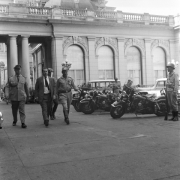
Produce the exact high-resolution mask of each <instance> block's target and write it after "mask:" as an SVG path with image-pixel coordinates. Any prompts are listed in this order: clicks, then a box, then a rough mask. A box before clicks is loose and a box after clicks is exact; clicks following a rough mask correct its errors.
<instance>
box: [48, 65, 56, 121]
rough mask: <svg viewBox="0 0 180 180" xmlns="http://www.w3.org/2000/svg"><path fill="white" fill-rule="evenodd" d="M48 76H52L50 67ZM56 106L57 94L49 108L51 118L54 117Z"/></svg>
mask: <svg viewBox="0 0 180 180" xmlns="http://www.w3.org/2000/svg"><path fill="white" fill-rule="evenodd" d="M48 76H49V77H51V78H53V69H52V68H48ZM54 81H55V82H56V80H55V78H54ZM57 107H58V100H57V96H56V99H53V102H52V108H51V112H50V118H51V120H54V119H56V116H55V113H56V110H57Z"/></svg>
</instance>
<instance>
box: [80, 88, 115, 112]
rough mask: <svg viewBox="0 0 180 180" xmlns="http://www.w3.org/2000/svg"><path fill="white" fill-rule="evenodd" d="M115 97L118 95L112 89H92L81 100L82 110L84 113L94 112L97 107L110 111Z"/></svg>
mask: <svg viewBox="0 0 180 180" xmlns="http://www.w3.org/2000/svg"><path fill="white" fill-rule="evenodd" d="M115 98H116V95H115V94H113V93H111V92H110V91H104V92H100V91H97V90H94V91H91V92H89V94H86V96H85V98H84V99H82V100H81V101H80V103H81V110H82V112H83V113H84V114H92V113H93V112H94V111H95V110H96V109H101V110H105V111H110V109H111V104H112V103H113V102H114V101H115Z"/></svg>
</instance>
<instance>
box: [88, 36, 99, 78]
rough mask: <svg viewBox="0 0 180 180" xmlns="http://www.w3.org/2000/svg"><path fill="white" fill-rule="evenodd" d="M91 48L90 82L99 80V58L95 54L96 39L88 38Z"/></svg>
mask: <svg viewBox="0 0 180 180" xmlns="http://www.w3.org/2000/svg"><path fill="white" fill-rule="evenodd" d="M88 46H89V72H90V78H89V79H90V80H96V79H99V76H98V57H97V55H96V53H95V37H88Z"/></svg>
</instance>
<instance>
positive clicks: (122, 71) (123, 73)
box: [117, 37, 128, 86]
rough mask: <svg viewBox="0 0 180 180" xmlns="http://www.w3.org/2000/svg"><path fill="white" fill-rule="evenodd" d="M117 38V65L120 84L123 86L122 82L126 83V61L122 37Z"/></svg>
mask: <svg viewBox="0 0 180 180" xmlns="http://www.w3.org/2000/svg"><path fill="white" fill-rule="evenodd" d="M117 40H118V51H119V59H118V61H119V63H118V66H119V68H118V69H119V79H120V81H121V86H123V84H124V83H126V81H127V77H128V76H127V61H126V58H125V54H124V52H125V49H124V40H125V39H124V38H122V37H118V38H117Z"/></svg>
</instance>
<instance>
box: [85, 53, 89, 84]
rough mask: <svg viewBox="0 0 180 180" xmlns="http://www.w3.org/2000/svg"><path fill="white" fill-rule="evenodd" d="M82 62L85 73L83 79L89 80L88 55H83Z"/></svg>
mask: <svg viewBox="0 0 180 180" xmlns="http://www.w3.org/2000/svg"><path fill="white" fill-rule="evenodd" d="M84 63H85V65H84V66H85V69H84V71H85V72H84V74H85V77H84V80H85V82H89V80H90V71H89V56H88V55H87V56H85V61H84Z"/></svg>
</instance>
